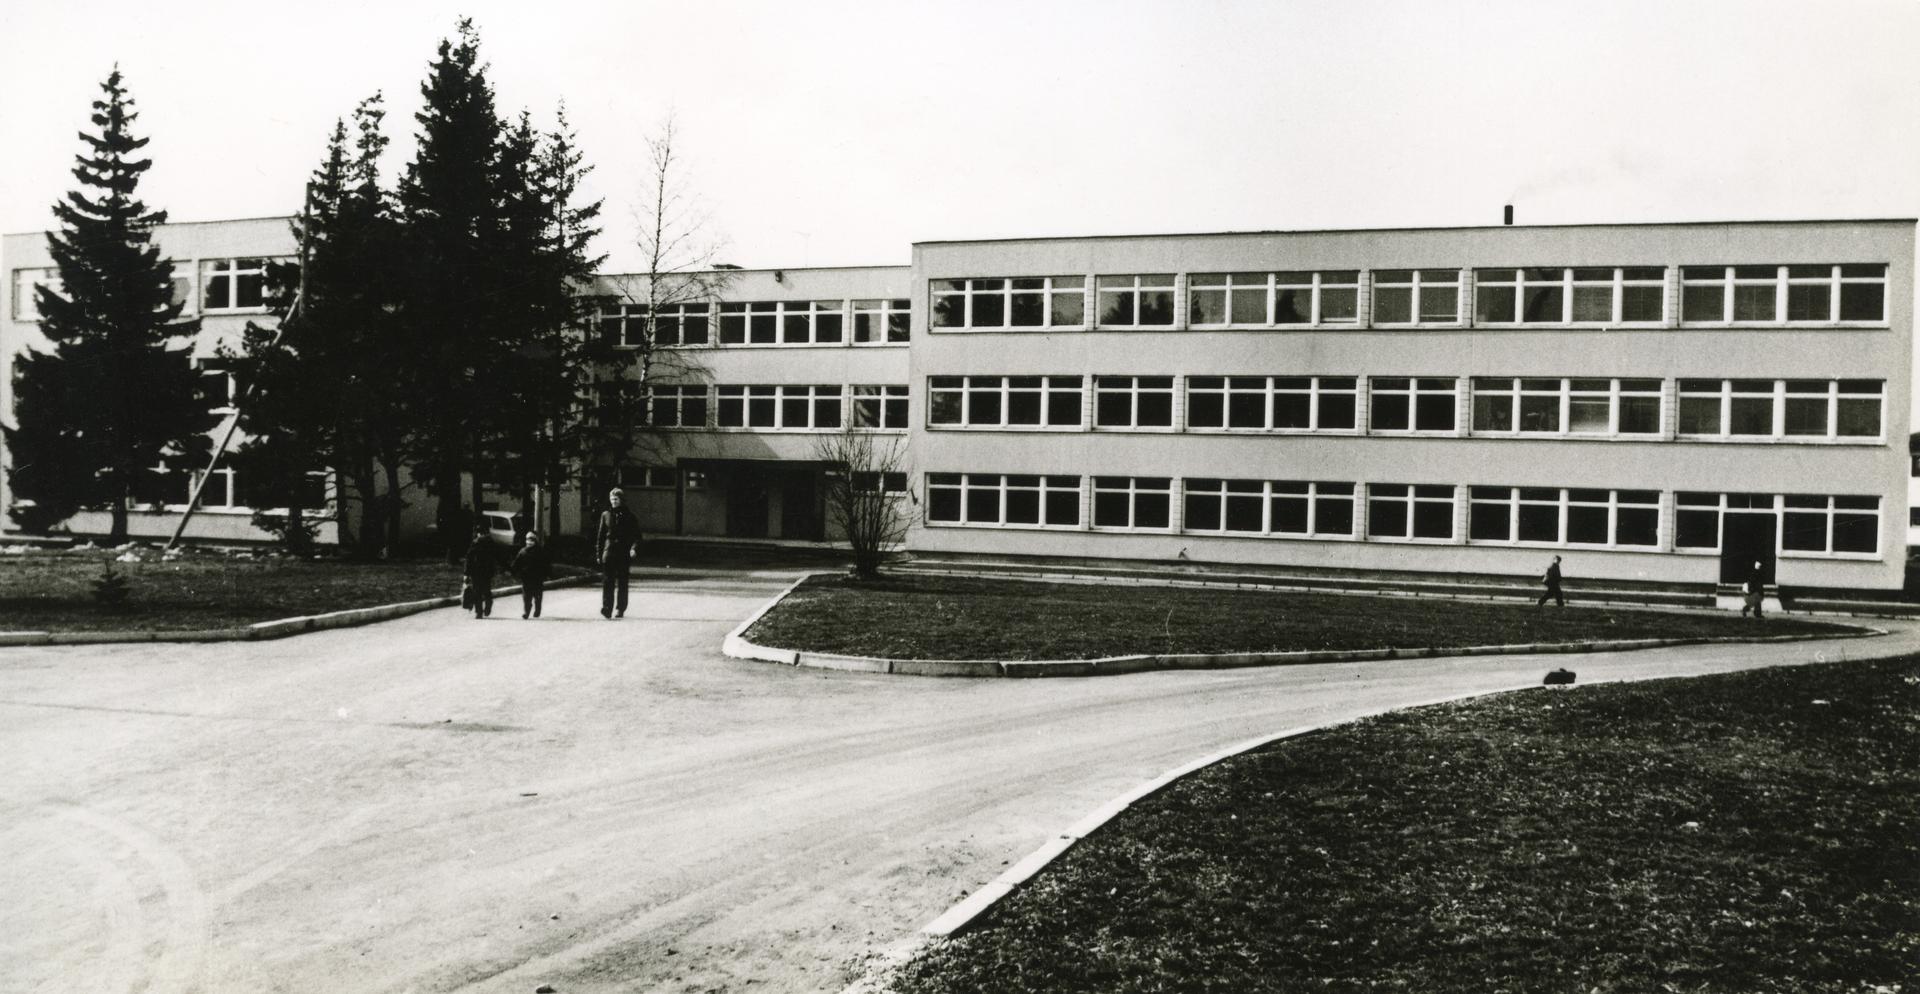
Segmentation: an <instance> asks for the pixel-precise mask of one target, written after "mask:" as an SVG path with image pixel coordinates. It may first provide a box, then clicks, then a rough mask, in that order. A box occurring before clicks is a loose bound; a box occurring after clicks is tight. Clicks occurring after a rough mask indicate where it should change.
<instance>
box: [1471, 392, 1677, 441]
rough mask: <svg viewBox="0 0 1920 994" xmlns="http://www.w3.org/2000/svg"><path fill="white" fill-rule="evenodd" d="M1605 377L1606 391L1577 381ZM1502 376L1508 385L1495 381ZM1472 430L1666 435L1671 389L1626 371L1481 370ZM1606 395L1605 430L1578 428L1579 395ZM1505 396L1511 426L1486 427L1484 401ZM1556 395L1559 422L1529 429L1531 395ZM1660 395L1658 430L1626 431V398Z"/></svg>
mask: <svg viewBox="0 0 1920 994" xmlns="http://www.w3.org/2000/svg"><path fill="white" fill-rule="evenodd" d="M1588 381H1604V382H1605V383H1606V384H1607V387H1606V391H1605V393H1604V394H1603V393H1601V392H1600V391H1599V390H1598V389H1589V388H1582V389H1575V386H1574V385H1575V384H1576V383H1584V382H1588ZM1497 382H1504V383H1505V384H1506V385H1505V386H1504V387H1502V386H1495V385H1494V384H1495V383H1497ZM1541 383H1553V384H1555V385H1554V386H1553V387H1551V388H1549V387H1545V386H1540V385H1539V384H1541ZM1467 389H1468V404H1467V428H1466V430H1467V434H1468V435H1470V436H1472V437H1475V438H1567V439H1609V440H1614V439H1617V440H1622V441H1636V440H1638V441H1646V440H1655V439H1659V438H1661V437H1662V434H1661V425H1662V423H1663V422H1664V421H1665V418H1666V401H1665V390H1664V384H1663V383H1662V381H1660V380H1657V379H1654V378H1652V377H1642V376H1624V377H1602V376H1475V377H1472V378H1470V379H1469V380H1468V381H1467ZM1598 396H1604V397H1605V398H1606V400H1607V427H1606V429H1605V430H1604V431H1575V430H1574V429H1573V403H1574V400H1575V398H1583V399H1584V398H1592V397H1598ZM1496 397H1505V398H1506V399H1507V421H1508V423H1509V424H1511V425H1513V427H1511V428H1483V427H1481V426H1480V423H1479V417H1478V415H1479V412H1480V406H1481V405H1480V401H1481V400H1482V399H1483V398H1489V399H1490V398H1496ZM1529 397H1532V398H1540V397H1551V398H1554V399H1555V408H1554V409H1555V411H1556V415H1555V417H1556V419H1557V423H1558V425H1559V427H1558V428H1555V429H1552V430H1543V429H1529V428H1527V427H1525V421H1524V420H1523V417H1522V414H1523V412H1524V411H1525V409H1526V407H1527V405H1526V403H1525V401H1526V398H1529ZM1648 397H1653V398H1657V399H1659V401H1660V405H1661V406H1660V411H1659V412H1658V414H1657V415H1656V416H1655V417H1654V426H1653V430H1652V431H1631V432H1629V431H1621V430H1620V420H1621V418H1620V415H1621V412H1622V410H1623V409H1624V406H1625V405H1624V403H1623V402H1624V400H1625V399H1626V398H1643V399H1644V398H1648Z"/></svg>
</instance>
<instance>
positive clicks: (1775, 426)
mask: <svg viewBox="0 0 1920 994" xmlns="http://www.w3.org/2000/svg"><path fill="white" fill-rule="evenodd" d="M1700 379H1706V378H1705V377H1687V378H1685V379H1682V380H1681V381H1679V385H1678V386H1677V388H1676V390H1675V392H1674V403H1675V404H1676V405H1677V407H1676V410H1678V411H1684V410H1685V409H1686V407H1687V401H1689V400H1699V399H1701V398H1709V397H1711V398H1717V399H1718V406H1719V409H1720V415H1719V419H1718V420H1719V425H1720V427H1719V430H1718V431H1713V432H1690V431H1687V430H1686V429H1687V425H1686V421H1685V420H1684V419H1682V420H1679V421H1677V427H1676V433H1677V434H1676V436H1675V437H1677V438H1679V439H1681V440H1683V441H1692V442H1729V443H1738V442H1746V443H1753V442H1771V443H1783V442H1785V443H1800V444H1809V445H1811V444H1827V445H1878V444H1882V443H1884V442H1885V441H1886V433H1887V390H1886V383H1885V381H1883V380H1882V381H1875V380H1869V379H1868V378H1865V377H1859V378H1854V377H1849V378H1847V379H1837V380H1827V381H1825V382H1826V384H1827V390H1826V392H1825V393H1824V394H1814V393H1801V392H1794V391H1793V390H1791V389H1790V388H1789V384H1790V383H1796V382H1802V381H1800V380H1784V379H1779V380H1769V379H1766V378H1764V377H1738V378H1733V379H1717V380H1710V381H1709V382H1712V383H1714V384H1716V385H1717V389H1715V390H1713V391H1706V390H1700V389H1688V388H1687V386H1686V384H1687V383H1689V382H1693V381H1697V380H1700ZM1809 379H1812V378H1811V377H1810V378H1809ZM1755 380H1757V381H1759V382H1763V383H1769V384H1771V387H1770V388H1769V391H1768V392H1767V393H1766V394H1764V395H1762V394H1759V393H1756V392H1751V391H1741V392H1739V393H1737V394H1736V392H1735V391H1734V389H1733V385H1734V384H1735V383H1736V382H1749V381H1755ZM1866 382H1877V383H1879V384H1880V390H1879V392H1878V393H1877V394H1875V393H1868V392H1865V391H1862V390H1859V389H1858V388H1856V389H1855V390H1853V391H1852V392H1848V391H1845V390H1843V389H1842V387H1841V385H1842V384H1843V383H1866ZM1735 396H1739V397H1743V398H1753V397H1759V396H1766V397H1767V398H1768V403H1769V405H1770V411H1771V415H1772V417H1771V423H1770V430H1769V431H1768V432H1767V433H1766V434H1764V435H1760V434H1739V435H1736V434H1733V433H1732V432H1731V428H1732V427H1733V400H1734V397H1735ZM1816 396H1824V397H1825V398H1826V402H1827V405H1826V406H1827V417H1826V422H1827V425H1826V427H1827V430H1826V432H1825V433H1824V434H1819V435H1808V434H1788V433H1787V402H1788V400H1789V399H1792V398H1807V397H1816ZM1869 398H1872V399H1877V400H1878V401H1879V422H1880V431H1879V433H1878V434H1875V435H1842V434H1840V405H1841V404H1842V403H1843V402H1854V403H1858V402H1860V401H1864V400H1867V399H1869Z"/></svg>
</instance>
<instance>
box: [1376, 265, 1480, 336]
mask: <svg viewBox="0 0 1920 994" xmlns="http://www.w3.org/2000/svg"><path fill="white" fill-rule="evenodd" d="M1449 275H1451V276H1452V280H1451V281H1449V280H1448V279H1446V277H1447V276H1449ZM1372 276H1373V300H1372V303H1371V307H1372V309H1373V318H1372V323H1373V325H1374V326H1375V327H1380V328H1458V327H1460V326H1461V325H1462V324H1464V323H1465V320H1464V318H1463V317H1462V310H1461V304H1462V303H1463V302H1464V301H1465V299H1466V295H1467V293H1466V290H1467V287H1466V281H1465V280H1464V279H1462V278H1461V274H1460V270H1458V269H1379V270H1374V271H1373V274H1372ZM1428 288H1434V289H1445V290H1452V291H1453V315H1452V316H1451V317H1446V318H1438V317H1434V318H1429V317H1427V316H1426V315H1425V313H1424V301H1425V298H1426V297H1427V291H1428ZM1401 290H1405V291H1406V292H1407V314H1408V317H1409V320H1406V321H1387V320H1383V319H1382V318H1381V317H1380V298H1381V292H1382V291H1391V292H1395V293H1397V292H1399V291H1401Z"/></svg>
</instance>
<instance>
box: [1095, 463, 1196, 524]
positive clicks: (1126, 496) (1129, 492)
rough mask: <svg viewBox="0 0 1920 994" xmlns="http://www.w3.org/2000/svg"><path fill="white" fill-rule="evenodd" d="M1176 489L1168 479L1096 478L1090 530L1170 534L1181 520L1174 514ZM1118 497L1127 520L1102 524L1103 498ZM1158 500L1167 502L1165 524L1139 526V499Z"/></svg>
mask: <svg viewBox="0 0 1920 994" xmlns="http://www.w3.org/2000/svg"><path fill="white" fill-rule="evenodd" d="M1175 492H1176V491H1175V487H1174V484H1173V478H1172V477H1169V476H1095V477H1093V501H1092V503H1091V504H1089V505H1088V507H1087V527H1088V528H1089V529H1091V530H1093V531H1098V532H1148V533H1153V534H1169V533H1171V532H1172V531H1173V530H1174V525H1175V523H1176V522H1178V521H1179V520H1180V519H1179V517H1178V515H1176V514H1175V513H1174V494H1175ZM1113 495H1119V496H1120V498H1121V499H1122V500H1123V501H1125V506H1126V510H1127V521H1126V523H1125V524H1120V525H1103V524H1101V523H1100V498H1101V497H1102V496H1113ZM1142 497H1148V498H1151V497H1159V498H1161V499H1163V500H1164V501H1165V502H1166V524H1164V525H1143V524H1140V523H1139V522H1140V499H1141V498H1142Z"/></svg>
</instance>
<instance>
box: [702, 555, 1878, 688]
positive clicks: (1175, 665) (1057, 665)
mask: <svg viewBox="0 0 1920 994" xmlns="http://www.w3.org/2000/svg"><path fill="white" fill-rule="evenodd" d="M832 575H837V574H835V573H830V572H819V573H809V574H807V575H806V576H803V577H800V578H799V579H797V580H795V581H793V583H791V584H789V585H788V586H787V588H786V589H785V590H782V591H780V592H779V593H778V594H775V595H774V596H773V598H772V599H771V600H768V601H767V602H766V603H765V604H762V605H760V607H759V609H757V610H755V611H754V612H753V613H752V614H750V615H748V616H747V619H746V620H745V621H742V622H741V623H740V624H739V625H738V626H737V627H735V628H734V629H733V631H731V632H728V633H727V637H726V638H725V639H724V640H722V642H721V651H722V652H724V653H725V654H726V655H728V656H731V657H733V658H734V659H752V660H759V661H760V662H766V663H780V664H783V665H786V666H807V667H812V668H814V669H823V670H845V671H850V672H856V673H887V674H893V675H897V676H959V677H1061V676H1113V675H1117V674H1122V673H1146V672H1150V671H1154V670H1217V669H1239V668H1243V667H1249V666H1287V665H1293V664H1298V663H1353V662H1367V661H1372V660H1379V659H1438V658H1442V657H1447V656H1520V655H1548V654H1556V653H1588V652H1627V651H1631V650H1635V649H1663V648H1668V647H1671V646H1679V645H1714V644H1729V645H1732V644H1739V645H1764V644H1767V643H1772V642H1814V641H1826V640H1829V639H1848V638H1871V637H1874V636H1879V635H1886V634H1887V631H1886V629H1883V628H1871V627H1868V626H1865V625H1851V626H1842V627H1846V628H1849V629H1850V630H1849V631H1843V632H1837V633H1827V634H1807V635H1767V636H1762V637H1760V638H1740V637H1737V636H1731V635H1712V636H1708V635H1700V636H1690V637H1685V638H1647V639H1598V640H1594V641H1591V642H1531V643H1522V644H1519V645H1465V646H1447V647H1427V648H1423V649H1406V648H1398V649H1298V650H1292V651H1288V652H1230V653H1171V654H1155V655H1137V656H1107V657H1104V658H1100V659H1035V660H999V659H891V658H887V657H883V656H845V655H839V654H836V653H830V652H806V651H803V650H800V649H781V648H777V647H774V646H765V645H760V644H758V643H755V642H749V641H747V638H746V635H745V633H746V631H747V629H749V628H752V627H753V626H754V624H755V623H756V622H758V621H759V620H760V619H761V618H762V617H765V616H766V614H767V612H769V611H772V610H773V609H774V608H775V607H777V606H779V604H780V602H781V601H783V600H785V599H786V598H787V596H788V595H789V594H792V593H793V592H794V590H795V589H797V588H798V587H799V586H800V585H801V584H803V583H805V582H807V581H808V580H810V579H812V578H813V577H816V576H832Z"/></svg>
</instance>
